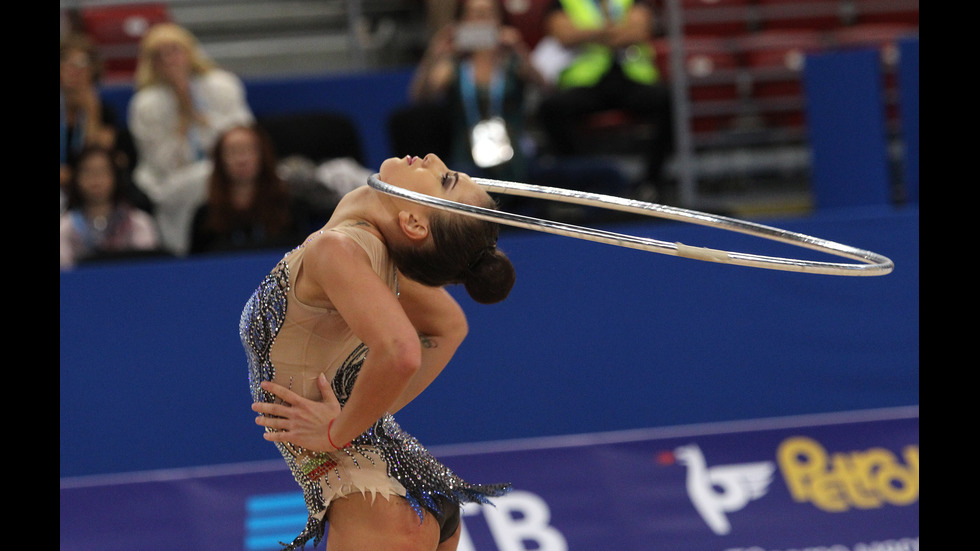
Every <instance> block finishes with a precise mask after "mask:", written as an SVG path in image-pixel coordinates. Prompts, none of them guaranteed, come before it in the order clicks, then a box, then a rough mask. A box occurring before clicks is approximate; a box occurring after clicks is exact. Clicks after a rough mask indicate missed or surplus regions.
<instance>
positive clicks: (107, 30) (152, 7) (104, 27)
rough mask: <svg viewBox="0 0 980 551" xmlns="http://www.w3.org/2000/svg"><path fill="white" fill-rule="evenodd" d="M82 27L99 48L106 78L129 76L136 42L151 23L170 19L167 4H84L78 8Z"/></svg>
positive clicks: (133, 60)
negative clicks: (86, 5)
mask: <svg viewBox="0 0 980 551" xmlns="http://www.w3.org/2000/svg"><path fill="white" fill-rule="evenodd" d="M79 15H80V17H81V21H82V29H83V30H84V31H85V32H86V33H87V34H88V35H89V36H90V37H91V38H92V40H93V41H94V42H95V43H96V45H97V46H98V48H99V52H100V54H101V55H102V59H103V61H104V64H105V78H106V80H125V79H129V78H132V76H133V72H134V71H135V70H136V59H137V57H138V54H139V42H140V40H141V39H142V38H143V35H144V34H145V33H146V31H147V29H149V28H150V27H151V26H152V25H154V24H156V23H162V22H166V21H170V20H171V18H170V12H169V10H168V8H167V4H164V3H146V4H115V5H106V6H88V7H83V8H81V9H80V11H79Z"/></svg>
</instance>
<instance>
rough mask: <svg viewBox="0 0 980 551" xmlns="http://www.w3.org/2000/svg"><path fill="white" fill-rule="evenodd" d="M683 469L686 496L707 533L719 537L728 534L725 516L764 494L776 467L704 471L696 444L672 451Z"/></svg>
mask: <svg viewBox="0 0 980 551" xmlns="http://www.w3.org/2000/svg"><path fill="white" fill-rule="evenodd" d="M674 457H675V458H676V459H677V462H678V463H680V464H682V465H686V466H687V495H688V496H689V497H690V498H691V502H692V503H693V504H694V508H695V509H697V511H698V513H699V514H700V515H701V518H703V519H704V521H705V522H706V523H707V524H708V527H710V528H711V530H712V531H713V532H714V533H715V534H718V535H719V536H721V535H725V534H727V533H729V532H731V530H732V525H731V524H730V523H729V522H728V517H726V516H725V513H731V512H733V511H738V510H740V509H742V508H743V507H745V505H746V504H747V503H748V502H749V501H751V500H753V499H758V498H760V497H762V496H764V495H765V494H766V491H768V489H769V484H770V483H772V474H773V472H775V470H776V466H775V464H774V463H773V462H772V461H759V462H756V463H740V464H735V465H718V466H715V467H711V468H708V467H707V465H706V464H705V460H704V454H703V453H701V448H699V447H698V446H697V445H696V444H690V445H687V446H680V447H678V448H677V449H675V450H674Z"/></svg>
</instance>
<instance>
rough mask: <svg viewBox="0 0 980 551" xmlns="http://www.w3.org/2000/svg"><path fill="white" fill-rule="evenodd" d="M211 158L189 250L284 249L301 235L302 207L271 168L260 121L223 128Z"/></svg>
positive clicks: (274, 167) (303, 223) (271, 154)
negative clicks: (203, 195)
mask: <svg viewBox="0 0 980 551" xmlns="http://www.w3.org/2000/svg"><path fill="white" fill-rule="evenodd" d="M213 158H214V170H213V171H212V173H211V177H210V180H209V182H208V199H207V202H206V203H205V204H203V205H201V206H200V207H199V208H198V209H197V212H196V213H195V215H194V219H193V223H192V233H191V248H190V252H191V253H192V254H200V253H208V252H218V251H239V250H254V249H265V248H280V249H284V248H290V247H292V246H294V245H295V244H296V243H299V242H301V241H302V240H303V238H304V237H306V234H307V233H308V232H309V230H310V229H311V228H309V227H308V216H307V209H306V208H305V206H304V205H303V204H302V203H300V202H299V201H298V200H296V199H295V198H294V196H293V195H292V194H291V193H290V192H289V188H288V186H287V184H286V182H285V181H284V180H283V179H282V178H281V177H280V176H279V175H278V174H277V166H278V162H277V159H276V155H275V151H274V149H273V145H272V143H271V141H270V139H269V137H268V135H267V134H266V133H265V131H264V130H263V129H262V128H261V127H259V126H257V125H245V126H234V127H232V128H230V129H228V130H227V131H226V132H224V133H223V134H222V135H221V136H220V137H219V138H218V142H217V144H215V148H214V153H213Z"/></svg>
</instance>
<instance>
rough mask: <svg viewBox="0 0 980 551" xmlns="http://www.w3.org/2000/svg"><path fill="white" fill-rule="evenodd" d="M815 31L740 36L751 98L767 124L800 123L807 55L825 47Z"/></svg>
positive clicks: (821, 36)
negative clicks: (803, 75)
mask: <svg viewBox="0 0 980 551" xmlns="http://www.w3.org/2000/svg"><path fill="white" fill-rule="evenodd" d="M824 46H825V41H824V38H823V34H822V33H820V32H817V31H810V30H798V31H761V32H758V33H753V34H752V35H746V36H744V37H741V38H739V47H740V50H741V51H742V55H743V56H744V57H743V59H744V60H745V66H746V70H747V71H748V72H749V75H750V78H751V81H752V88H751V90H752V92H751V94H752V98H753V100H754V102H755V103H756V104H757V105H758V107H759V112H760V113H761V114H762V116H763V118H764V119H765V120H766V121H767V123H768V124H770V125H776V126H792V127H798V126H802V124H803V121H804V115H803V83H802V71H803V63H804V59H805V56H806V54H808V53H811V52H817V51H820V50H822V49H824Z"/></svg>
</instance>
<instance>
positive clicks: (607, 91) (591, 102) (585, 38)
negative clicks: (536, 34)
mask: <svg viewBox="0 0 980 551" xmlns="http://www.w3.org/2000/svg"><path fill="white" fill-rule="evenodd" d="M653 29H654V9H653V7H652V6H651V4H650V2H649V1H644V0H636V1H633V0H608V1H603V2H594V1H593V0H556V1H555V3H554V5H553V6H552V8H551V9H550V11H549V12H548V14H547V15H546V18H545V31H546V33H547V35H548V36H550V37H552V38H553V39H555V41H557V43H559V44H560V45H561V46H562V47H563V48H565V49H566V50H567V51H568V52H567V53H568V54H570V55H569V56H568V60H569V63H568V64H567V65H565V66H563V67H561V69H560V70H559V71H558V72H557V83H556V84H557V88H558V90H556V91H555V93H554V94H551V95H549V96H547V97H545V98H543V99H542V101H541V105H540V107H539V110H538V113H537V114H538V121H539V122H540V124H541V126H542V129H543V130H544V131H545V132H546V134H547V137H548V146H549V147H550V149H551V151H552V152H553V153H554V154H556V155H558V156H575V155H581V154H584V153H586V151H584V150H583V149H582V147H583V144H582V140H581V130H582V127H581V125H582V121H583V119H584V118H585V117H586V116H587V115H589V114H592V113H596V112H599V111H605V110H609V109H619V110H623V111H626V112H627V113H630V114H632V115H633V116H636V117H638V118H639V119H642V120H646V121H648V122H652V123H653V124H652V126H653V128H654V130H653V131H654V133H655V135H654V137H653V147H652V148H651V149H650V150H649V151H648V152H646V163H645V164H646V166H645V174H644V177H643V179H644V180H645V183H646V184H647V185H648V186H654V187H656V186H658V185H660V184H661V180H662V171H663V165H664V162H665V161H666V159H667V156H668V155H669V153H670V151H671V148H672V143H673V139H672V138H673V134H672V122H671V121H672V116H671V115H672V113H671V111H672V107H671V101H670V89H669V87H668V86H667V85H666V84H665V83H663V82H662V81H661V80H660V75H659V73H658V70H657V67H656V65H655V64H654V61H653V56H654V52H653V49H652V47H651V45H650V39H651V38H652V33H653Z"/></svg>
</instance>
